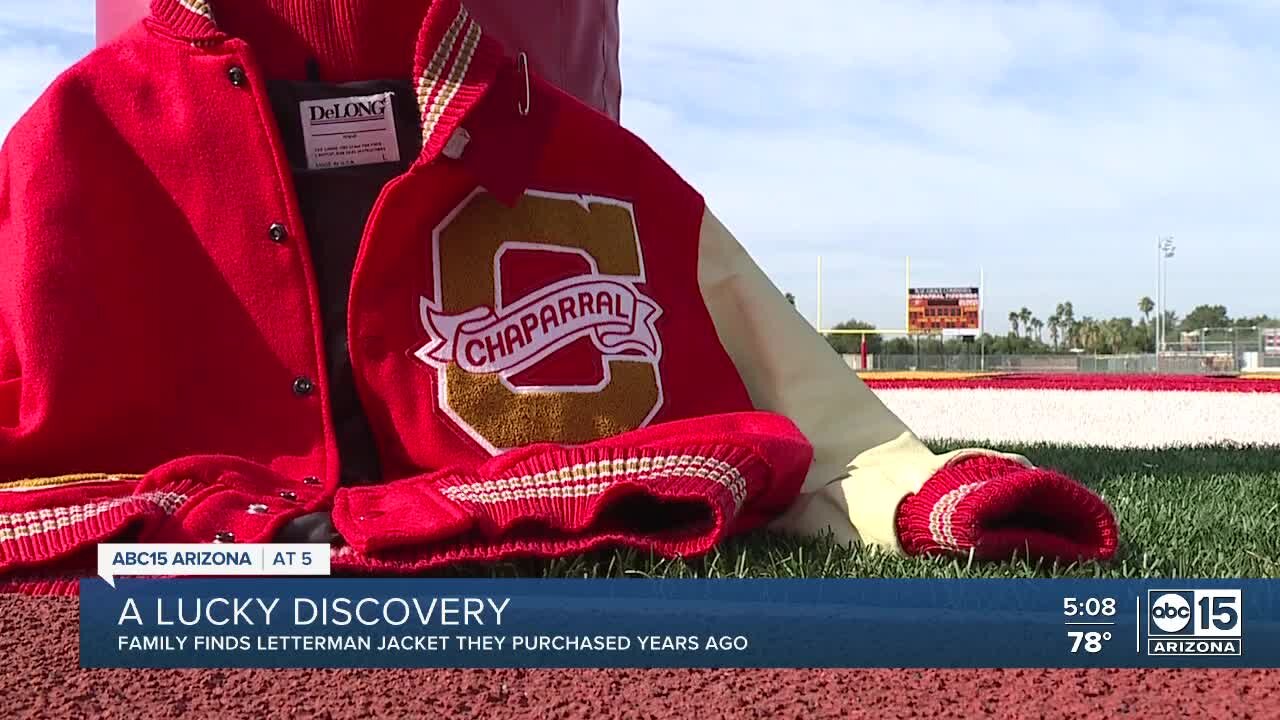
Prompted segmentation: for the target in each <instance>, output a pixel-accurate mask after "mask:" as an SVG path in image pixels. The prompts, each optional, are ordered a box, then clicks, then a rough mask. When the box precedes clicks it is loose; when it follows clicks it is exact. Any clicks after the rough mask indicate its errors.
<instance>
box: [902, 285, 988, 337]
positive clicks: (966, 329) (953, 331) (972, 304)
mask: <svg viewBox="0 0 1280 720" xmlns="http://www.w3.org/2000/svg"><path fill="white" fill-rule="evenodd" d="M980 308H981V301H980V299H979V290H978V288H976V287H934V288H908V289H907V329H908V330H909V331H911V332H920V333H935V334H938V333H941V334H944V335H977V334H978V332H979V331H980V330H981V329H982V320H981V317H980V312H979V311H980Z"/></svg>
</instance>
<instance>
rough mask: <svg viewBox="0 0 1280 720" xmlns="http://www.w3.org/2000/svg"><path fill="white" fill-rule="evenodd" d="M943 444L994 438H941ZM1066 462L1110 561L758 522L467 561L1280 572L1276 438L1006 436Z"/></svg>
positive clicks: (972, 574) (742, 570)
mask: <svg viewBox="0 0 1280 720" xmlns="http://www.w3.org/2000/svg"><path fill="white" fill-rule="evenodd" d="M933 445H934V447H935V449H937V450H946V449H950V448H952V447H974V446H977V447H990V446H991V445H990V444H989V443H988V444H984V443H964V444H960V443H934V444H933ZM1001 449H1002V450H1008V451H1010V452H1016V453H1021V454H1023V455H1026V456H1027V457H1028V458H1030V459H1031V460H1032V461H1033V462H1035V463H1036V464H1037V465H1040V466H1042V467H1050V468H1055V469H1057V470H1060V471H1062V472H1064V473H1066V474H1068V475H1070V476H1072V477H1075V478H1077V479H1079V480H1080V481H1081V482H1083V483H1084V484H1086V485H1088V486H1089V487H1091V488H1093V489H1094V490H1096V491H1097V492H1099V493H1101V494H1102V496H1103V497H1104V498H1106V500H1107V501H1108V502H1109V503H1110V504H1111V507H1112V508H1113V509H1114V510H1115V512H1116V516H1117V519H1118V521H1119V524H1120V532H1121V548H1120V552H1119V553H1118V555H1117V557H1116V558H1115V559H1114V560H1113V561H1111V562H1109V563H1092V562H1091V563H1084V564H1070V565H1060V564H1054V563H1052V562H1045V561H1043V560H1040V559H1036V558H1027V557H1018V558H1015V559H1013V560H1012V561H1010V562H1002V563H990V562H986V563H984V562H969V561H968V560H967V559H959V560H956V559H928V558H903V557H896V556H891V555H889V554H887V553H880V552H875V551H872V550H866V549H860V548H848V547H843V546H839V545H836V544H834V543H832V542H830V541H829V540H824V539H810V540H798V539H795V538H789V537H783V536H779V535H773V534H769V533H764V532H759V533H754V534H751V535H747V536H744V537H741V538H738V539H735V540H731V541H729V542H728V543H726V544H724V545H723V546H721V547H720V548H719V549H718V550H716V551H714V552H713V553H711V554H710V555H708V556H706V557H703V558H699V559H695V560H688V561H685V560H664V559H661V558H656V557H651V556H649V555H647V554H645V553H638V552H628V551H617V552H602V553H593V554H590V555H586V556H582V557H576V558H567V559H561V560H556V561H551V562H545V563H542V562H518V563H506V564H502V565H498V566H496V567H488V568H483V569H479V568H473V569H471V570H470V571H468V570H465V569H459V570H458V571H457V572H459V573H460V574H466V575H474V574H481V575H492V576H499V577H510V576H533V577H574V578H580V577H659V578H694V577H751V578H795V577H888V578H1031V577H1086V578H1093V577H1098V578H1146V577H1210V578H1236V577H1265V578H1276V577H1280V449H1276V448H1270V449H1267V448H1250V447H1242V448H1225V447H1219V446H1210V447H1200V448H1180V449H1176V450H1113V449H1108V448H1080V447H1063V446H1055V445H1030V446H1012V447H1010V446H1007V445H1006V446H1003V447H1001Z"/></svg>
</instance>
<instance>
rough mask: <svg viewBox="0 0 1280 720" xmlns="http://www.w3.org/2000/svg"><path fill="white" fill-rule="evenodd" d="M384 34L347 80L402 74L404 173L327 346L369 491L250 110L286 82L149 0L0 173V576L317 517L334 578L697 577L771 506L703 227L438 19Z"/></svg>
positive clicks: (19, 138) (773, 431)
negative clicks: (451, 566) (342, 483)
mask: <svg viewBox="0 0 1280 720" xmlns="http://www.w3.org/2000/svg"><path fill="white" fill-rule="evenodd" d="M231 4H232V3H231V2H230V1H229V2H228V5H227V6H228V7H230V6H231ZM383 30H384V31H383V32H382V33H380V34H379V39H380V42H379V43H377V44H372V45H370V46H368V47H366V48H364V49H363V51H362V55H361V57H360V58H359V59H358V61H356V60H353V61H352V63H353V64H352V65H351V67H350V68H349V69H347V72H350V73H351V75H352V76H353V77H355V76H359V75H368V74H374V75H376V74H380V73H385V74H391V73H395V72H401V73H407V72H409V71H410V69H409V64H410V63H411V64H412V76H413V78H415V87H416V88H417V93H418V100H419V107H420V109H421V117H422V125H421V131H422V153H421V156H420V157H419V158H418V160H417V161H416V162H415V163H414V164H413V166H412V168H411V170H410V171H409V172H408V173H406V174H404V175H402V176H400V177H398V178H396V179H395V180H393V181H392V182H391V183H389V184H388V185H387V186H386V187H385V189H384V190H383V192H382V195H381V197H380V199H379V200H378V202H377V204H376V206H375V208H374V211H373V213H372V215H371V217H370V218H369V220H368V223H367V227H366V230H365V235H364V238H363V241H362V247H361V249H360V254H359V257H358V260H357V264H356V269H355V272H354V277H353V279H352V283H351V294H350V307H349V317H348V337H349V343H350V354H351V361H352V365H353V368H354V371H355V374H356V377H357V384H358V386H359V389H360V391H361V396H362V399H363V401H364V404H365V408H366V411H367V412H368V415H369V417H370V423H371V424H372V425H373V427H374V432H375V435H376V440H377V444H378V447H379V452H380V455H381V464H382V467H383V474H384V476H385V477H386V478H388V481H387V482H385V483H383V484H379V485H376V486H368V487H348V488H339V487H337V465H338V458H337V457H336V450H335V445H334V437H333V430H332V428H331V427H330V423H329V421H328V419H327V414H326V412H325V405H326V402H327V397H326V394H327V387H326V380H325V377H324V372H323V368H324V360H323V358H322V356H321V354H320V353H321V352H322V350H321V345H320V328H319V324H318V322H319V321H318V317H317V312H316V296H315V289H314V287H315V279H314V277H313V271H312V268H311V266H310V264H309V259H308V253H307V251H306V238H305V237H304V233H303V232H301V223H300V222H299V211H298V208H297V207H296V206H295V200H294V198H293V196H292V194H291V188H290V185H289V179H288V178H289V176H288V171H287V165H286V164H285V161H284V160H283V158H282V151H281V148H280V147H279V145H278V141H277V140H276V139H275V137H274V135H273V127H272V126H271V123H270V118H269V114H268V111H267V108H266V107H265V106H264V103H265V100H264V94H263V92H262V84H263V82H264V74H265V73H264V69H263V68H264V67H270V68H271V71H272V72H273V73H277V74H286V75H287V74H291V73H293V72H294V69H293V67H291V63H295V62H296V58H295V57H294V56H293V55H291V54H290V53H289V49H288V48H282V47H279V46H272V45H267V46H266V47H265V49H259V48H258V47H254V48H252V49H251V48H250V46H249V44H248V43H247V42H246V41H244V40H242V39H240V38H238V37H232V36H230V35H228V34H225V33H223V32H222V31H221V30H220V29H219V26H218V25H217V24H216V23H215V22H214V20H213V15H212V12H211V11H210V10H209V8H208V6H207V5H206V4H205V3H202V2H192V1H188V0H156V2H155V3H154V7H153V14H152V16H151V17H150V18H148V19H147V20H145V21H144V22H143V23H141V24H140V25H137V26H135V27H134V28H132V29H131V30H129V31H128V32H126V33H125V34H124V35H123V36H122V37H121V38H119V39H118V40H116V41H114V42H112V43H110V44H108V45H106V46H105V47H102V48H100V49H98V50H97V51H95V52H94V53H92V54H91V55H89V56H88V57H87V58H86V59H84V60H83V61H82V62H80V63H79V64H77V65H76V66H75V67H74V68H72V69H71V70H70V71H69V72H67V73H66V74H64V75H63V76H62V77H60V78H59V79H58V80H57V81H56V82H55V83H54V85H53V87H51V88H50V89H49V91H48V92H47V93H46V94H45V95H44V96H43V97H42V98H41V99H40V100H39V101H38V102H37V104H36V106H35V107H33V108H32V109H31V110H30V111H29V112H28V113H27V115H26V116H25V117H24V118H23V120H22V121H21V122H20V123H19V124H18V126H17V127H15V128H14V130H13V132H12V134H11V136H10V137H9V138H8V141H7V143H6V146H5V151H4V153H3V156H2V158H3V159H2V160H0V162H2V165H0V182H2V183H3V184H2V185H0V257H3V263H4V266H3V268H4V272H3V276H2V278H0V490H3V491H4V492H0V574H4V573H10V574H11V573H14V572H17V571H22V570H28V571H29V570H32V569H40V568H46V569H47V568H48V567H51V566H54V567H56V566H57V562H62V563H66V564H68V566H71V565H76V564H77V563H80V562H82V561H85V560H86V559H87V558H88V551H89V550H90V549H91V545H92V544H93V543H95V542H97V541H103V540H106V539H108V538H115V537H121V536H125V537H133V538H137V539H140V540H148V541H172V542H202V541H209V542H255V541H257V542H261V541H268V540H270V539H271V538H272V537H273V534H274V533H275V532H276V531H277V530H278V529H279V528H280V527H281V526H282V525H283V524H284V523H286V522H288V521H289V520H290V519H292V518H294V517H297V516H298V515H301V514H303V513H307V512H311V511H316V510H326V509H330V508H332V514H333V515H332V516H333V522H334V526H335V529H336V530H337V531H338V533H339V534H340V535H341V537H342V539H343V542H344V544H343V546H342V548H341V549H340V550H339V551H338V552H337V553H336V554H335V558H334V562H335V565H337V566H338V567H353V568H361V569H370V568H392V569H404V570H410V569H413V570H416V569H423V568H428V567H433V566H436V565H439V564H442V563H447V562H455V561H459V560H468V559H479V560H488V559H494V558H498V557H506V556H508V555H513V554H538V555H548V554H558V553H563V552H570V551H579V550H583V549H587V548H591V547H595V546H597V545H601V544H605V543H608V544H617V543H621V544H632V545H639V546H643V547H646V548H654V549H656V550H657V551H658V552H661V553H664V554H696V553H699V552H702V551H705V550H706V549H708V548H709V547H710V546H711V545H712V544H713V543H714V542H716V541H717V540H718V539H719V538H721V537H723V535H724V534H725V533H727V532H729V531H731V530H740V529H744V528H749V527H754V526H758V525H760V524H762V523H763V522H765V521H767V520H769V519H771V518H772V517H774V516H775V515H777V514H778V513H780V512H781V511H782V510H784V509H785V508H786V507H787V506H788V505H789V504H790V502H791V501H792V500H793V499H794V497H795V495H796V493H797V491H798V490H799V487H800V484H801V482H802V481H803V479H804V476H805V473H806V472H807V470H808V467H809V464H810V460H811V456H812V451H811V447H810V445H809V443H808V441H807V440H806V439H805V438H804V436H803V435H802V434H801V433H800V432H799V431H798V430H797V429H796V427H795V426H794V424H792V423H791V422H790V421H788V420H787V419H785V418H784V417H782V416H780V415H774V414H769V413H762V412H755V411H753V408H752V404H751V402H750V400H749V398H748V395H747V392H746V390H745V388H744V385H743V383H742V381H741V379H740V378H739V376H738V374H737V372H736V371H735V368H734V365H733V363H732V362H731V361H730V359H729V357H728V356H727V354H726V352H725V351H724V349H723V348H722V347H721V345H720V343H719V341H718V339H717V334H716V330H715V328H714V327H713V325H712V322H711V319H710V317H709V315H708V312H707V310H706V308H705V307H703V304H702V302H701V299H700V296H699V291H698V281H697V277H696V274H697V249H698V243H697V235H698V232H699V228H700V225H701V222H702V214H703V204H702V199H701V197H700V196H699V195H698V194H697V193H696V192H694V191H693V190H692V189H691V188H690V187H689V186H688V185H687V184H685V183H684V182H682V181H681V180H680V179H679V178H678V177H677V176H676V175H675V173H674V172H673V171H671V170H670V169H669V168H668V167H667V166H666V165H665V164H663V163H662V162H661V161H660V160H659V159H658V158H657V157H656V156H655V155H654V154H653V153H652V152H651V151H650V150H649V149H648V148H647V147H646V146H645V145H644V144H643V143H641V142H640V141H638V140H637V139H636V138H634V137H632V136H631V135H629V134H628V133H626V132H625V131H624V130H622V129H621V128H619V127H618V126H617V125H616V124H615V123H614V122H612V121H611V120H610V119H609V118H608V117H606V116H605V115H602V114H599V113H597V112H596V111H594V110H592V109H589V108H587V107H586V106H584V105H582V104H580V103H579V102H578V101H576V100H573V99H571V98H570V97H569V96H567V95H565V94H564V93H562V92H561V91H559V90H558V89H556V88H554V87H552V86H551V85H549V84H547V83H545V82H543V81H542V80H540V79H539V78H538V77H537V76H536V75H535V74H532V73H530V72H529V71H528V68H527V67H526V66H525V64H523V63H522V62H520V61H518V60H516V59H513V58H510V57H508V56H507V55H506V53H505V51H504V50H503V49H502V48H500V47H498V46H497V44H496V43H495V42H494V41H493V40H491V39H490V38H488V37H487V36H486V35H484V33H483V31H482V29H481V28H480V26H479V25H478V24H477V23H476V22H475V20H474V19H473V18H471V17H470V16H469V14H468V12H467V11H466V9H465V8H463V7H462V6H461V5H460V4H459V3H458V2H457V0H436V1H435V2H433V3H432V4H431V5H430V9H429V11H428V12H427V14H426V18H425V21H424V22H422V24H421V29H420V30H419V29H418V28H411V29H410V30H409V31H408V32H410V33H412V34H414V35H416V42H415V38H414V37H412V36H406V35H405V33H406V30H405V28H404V27H402V26H396V25H389V26H388V27H386V28H384V29H383ZM402 36H404V40H403V41H402V40H401V37H402ZM394 48H399V49H403V50H407V49H409V48H415V49H416V51H415V52H414V56H413V57H412V58H407V57H400V56H395V55H393V54H392V52H391V49H394ZM402 65H403V66H402ZM296 67H297V68H298V70H297V71H298V72H301V63H300V62H297V63H296ZM333 72H334V73H335V74H338V75H341V74H342V72H343V69H342V68H338V69H336V70H334V71H333Z"/></svg>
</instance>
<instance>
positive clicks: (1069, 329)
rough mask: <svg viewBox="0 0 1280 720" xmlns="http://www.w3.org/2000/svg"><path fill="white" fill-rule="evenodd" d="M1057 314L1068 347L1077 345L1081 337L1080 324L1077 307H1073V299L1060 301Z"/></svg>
mask: <svg viewBox="0 0 1280 720" xmlns="http://www.w3.org/2000/svg"><path fill="white" fill-rule="evenodd" d="M1057 315H1058V318H1059V321H1058V322H1059V323H1061V325H1062V335H1063V337H1064V338H1065V339H1066V344H1067V346H1068V347H1075V346H1076V345H1077V344H1078V342H1079V340H1080V338H1079V329H1080V328H1079V326H1078V323H1076V314H1075V309H1074V308H1072V307H1071V301H1070V300H1068V301H1066V302H1063V303H1058V308H1057Z"/></svg>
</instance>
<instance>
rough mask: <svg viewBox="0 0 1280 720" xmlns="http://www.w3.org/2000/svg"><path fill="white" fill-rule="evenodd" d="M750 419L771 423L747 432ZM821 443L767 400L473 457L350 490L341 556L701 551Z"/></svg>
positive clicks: (374, 561) (785, 497)
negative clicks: (812, 442)
mask: <svg viewBox="0 0 1280 720" xmlns="http://www.w3.org/2000/svg"><path fill="white" fill-rule="evenodd" d="M747 416H752V417H751V418H748V417H747ZM752 420H754V421H755V423H756V427H755V428H754V430H755V431H756V432H757V433H762V434H751V433H749V432H748V433H746V434H742V435H736V436H735V434H734V432H735V431H738V430H742V429H743V422H744V421H746V422H747V423H748V424H750V422H751V421H752ZM726 430H727V431H728V432H725V431H726ZM628 441H631V442H628ZM811 456H812V449H811V447H810V446H809V444H808V442H807V441H806V440H805V439H804V437H803V435H801V434H800V433H799V431H798V430H797V429H796V428H795V426H794V425H792V424H791V423H790V421H786V420H785V419H780V416H768V415H766V414H764V413H749V414H745V413H744V414H742V415H740V416H718V417H717V418H704V419H700V420H698V421H684V422H679V423H669V424H667V425H663V426H656V427H653V428H648V429H645V430H641V431H636V432H633V433H626V434H624V435H620V436H617V437H616V438H611V439H610V440H607V441H603V442H600V443H593V444H591V445H584V446H579V447H560V446H539V447H532V448H526V449H523V450H520V451H515V452H512V453H508V454H506V455H503V456H499V457H497V458H495V459H494V460H492V461H490V462H488V463H485V464H484V465H481V466H480V467H478V468H476V469H475V470H474V471H467V472H458V471H450V472H443V473H437V474H435V475H431V476H426V477H422V478H413V479H409V480H403V481H399V482H396V483H392V484H390V485H387V486H382V487H376V486H375V487H366V488H351V489H346V490H342V491H340V492H339V494H338V497H337V499H336V500H335V503H334V513H333V518H334V526H335V528H336V529H337V531H338V532H339V534H340V535H342V537H343V538H344V539H345V540H346V541H347V543H348V544H349V547H350V550H348V551H347V552H346V553H345V554H340V555H339V557H336V558H335V560H336V561H337V562H338V566H346V567H355V568H363V569H379V568H385V569H392V570H396V569H398V570H410V569H415V570H420V569H425V568H428V567H435V566H439V565H444V564H449V563H453V562H462V561H496V560H501V559H505V558H508V557H514V556H536V557H554V556H560V555H564V554H568V553H574V552H582V551H585V550H589V549H592V548H596V547H601V546H625V547H635V548H641V549H644V550H651V551H653V552H655V553H657V554H660V555H663V556H668V557H670V556H677V555H679V556H686V557H688V556H694V555H699V554H702V553H705V552H706V551H708V550H710V549H711V547H713V546H714V545H715V544H716V543H717V542H719V541H720V540H721V539H723V538H724V537H725V536H726V535H728V534H729V533H731V532H734V531H736V530H741V529H746V528H748V527H754V526H756V525H758V524H760V523H761V522H762V521H763V520H765V519H768V518H771V517H772V516H773V515H775V514H776V513H778V512H780V511H781V510H782V509H783V508H785V507H786V506H787V505H788V504H789V503H790V502H791V501H792V500H793V499H794V498H795V495H796V493H797V492H798V490H799V486H800V483H801V482H802V481H803V479H804V475H805V471H806V470H807V469H808V465H809V462H810V459H811Z"/></svg>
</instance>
